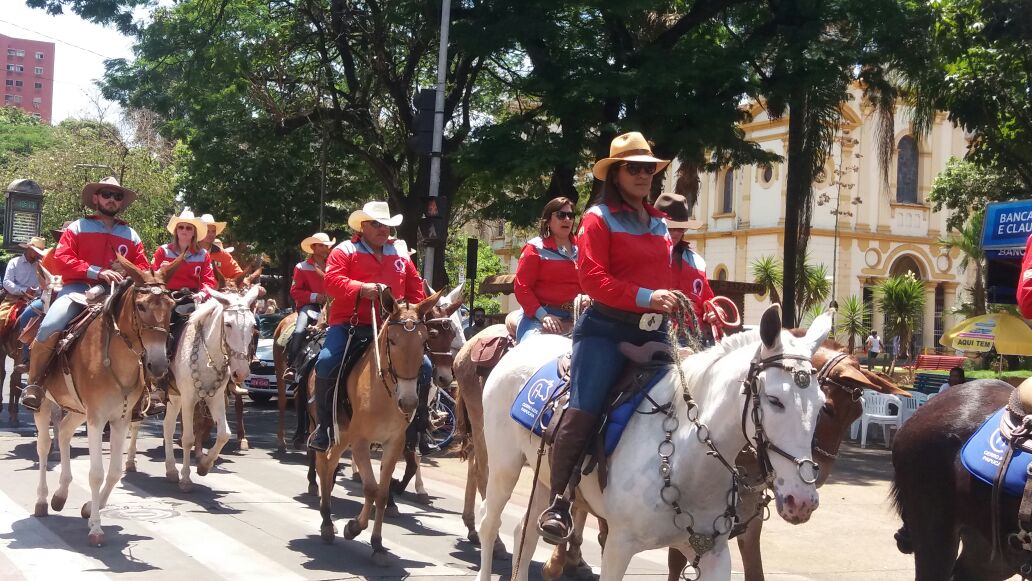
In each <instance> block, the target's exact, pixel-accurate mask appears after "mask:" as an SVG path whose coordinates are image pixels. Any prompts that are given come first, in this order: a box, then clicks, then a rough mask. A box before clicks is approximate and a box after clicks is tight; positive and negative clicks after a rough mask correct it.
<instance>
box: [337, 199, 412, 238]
mask: <svg viewBox="0 0 1032 581" xmlns="http://www.w3.org/2000/svg"><path fill="white" fill-rule="evenodd" d="M402 219H403V216H402V215H401V214H395V215H393V216H391V210H390V208H389V207H388V206H387V202H369V203H368V204H366V205H364V206H362V209H361V210H355V211H354V212H352V213H351V215H350V216H348V226H350V227H351V229H352V230H356V231H358V230H361V229H362V222H369V221H373V220H375V221H376V222H379V223H381V224H384V225H385V226H397V225H399V224H401V220H402Z"/></svg>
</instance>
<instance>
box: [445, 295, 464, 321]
mask: <svg viewBox="0 0 1032 581" xmlns="http://www.w3.org/2000/svg"><path fill="white" fill-rule="evenodd" d="M456 299H457V300H456ZM456 299H452V301H451V304H449V305H448V306H447V308H445V309H444V316H445V317H450V316H452V314H454V313H455V311H457V310H459V308H460V307H461V306H462V304H463V303H465V302H466V293H462V294H460V295H459V296H458V297H456Z"/></svg>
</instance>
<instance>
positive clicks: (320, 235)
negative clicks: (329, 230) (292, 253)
mask: <svg viewBox="0 0 1032 581" xmlns="http://www.w3.org/2000/svg"><path fill="white" fill-rule="evenodd" d="M336 243H337V239H336V238H334V239H332V240H331V239H330V237H329V235H327V234H326V233H325V232H316V233H315V234H312V235H311V236H309V237H308V238H305V239H304V240H302V241H301V250H304V251H305V252H306V253H308V254H311V253H312V245H313V244H325V245H327V246H333V245H334V244H336Z"/></svg>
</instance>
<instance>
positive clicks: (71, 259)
mask: <svg viewBox="0 0 1032 581" xmlns="http://www.w3.org/2000/svg"><path fill="white" fill-rule="evenodd" d="M116 254H121V255H122V256H123V257H125V259H126V260H128V261H129V262H132V263H133V264H134V265H136V267H137V268H139V269H140V270H150V264H148V263H147V255H146V254H145V253H144V251H143V242H142V241H141V240H140V235H139V234H137V233H136V231H135V230H133V229H132V228H130V227H129V225H128V224H126V223H125V222H123V221H121V220H115V223H114V225H113V226H112V227H111V228H108V227H107V226H105V225H104V223H103V222H101V221H100V219H99V218H97V217H96V216H90V217H88V218H80V219H78V220H76V221H75V222H72V223H71V224H69V225H68V228H67V229H66V230H65V231H64V234H62V235H61V240H60V241H59V242H58V243H57V248H56V249H55V250H54V260H55V262H56V263H57V265H58V272H56V273H53V272H52V273H51V274H60V275H61V277H62V278H63V281H64V284H69V283H75V282H84V283H87V284H95V283H96V282H97V275H99V274H100V271H102V270H104V269H106V268H111V264H112V263H113V262H115V255H116Z"/></svg>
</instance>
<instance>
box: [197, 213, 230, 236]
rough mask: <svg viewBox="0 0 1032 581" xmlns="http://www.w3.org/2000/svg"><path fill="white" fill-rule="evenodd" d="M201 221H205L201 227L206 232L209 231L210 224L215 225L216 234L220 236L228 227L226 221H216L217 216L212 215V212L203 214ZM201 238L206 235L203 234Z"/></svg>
mask: <svg viewBox="0 0 1032 581" xmlns="http://www.w3.org/2000/svg"><path fill="white" fill-rule="evenodd" d="M201 222H204V227H202V228H201V231H204V232H207V231H208V226H215V235H216V236H218V235H219V234H222V231H223V230H225V229H226V223H225V222H216V221H215V217H214V216H212V215H211V214H204V215H202V216H201ZM201 238H204V236H201Z"/></svg>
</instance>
